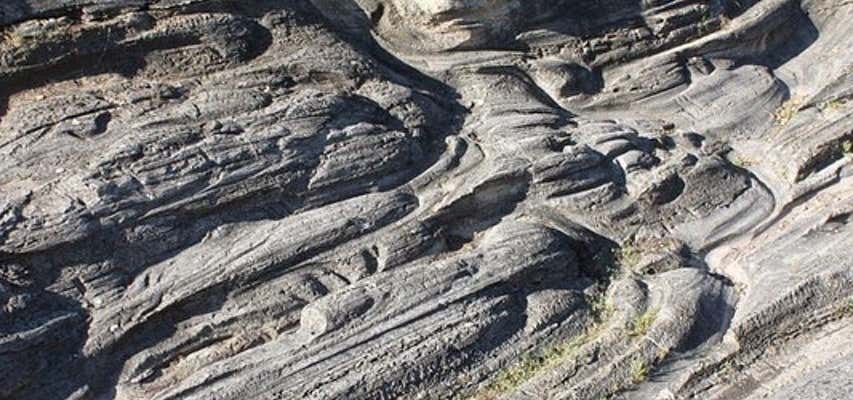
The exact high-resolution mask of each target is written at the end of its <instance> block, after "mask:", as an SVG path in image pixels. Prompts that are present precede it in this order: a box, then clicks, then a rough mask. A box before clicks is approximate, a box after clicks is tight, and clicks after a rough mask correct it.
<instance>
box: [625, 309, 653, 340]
mask: <svg viewBox="0 0 853 400" xmlns="http://www.w3.org/2000/svg"><path fill="white" fill-rule="evenodd" d="M657 314H658V312H657V310H648V311H646V312H645V313H643V315H640V316H639V317H637V319H635V320H634V321H633V322H631V324H630V325H629V326H628V336H631V337H638V336H645V334H646V333H648V332H649V329H650V328H651V327H652V324H653V323H654V322H655V318H656V317H657Z"/></svg>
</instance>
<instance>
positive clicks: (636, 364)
mask: <svg viewBox="0 0 853 400" xmlns="http://www.w3.org/2000/svg"><path fill="white" fill-rule="evenodd" d="M630 369H631V383H632V384H634V385H637V384H640V383H642V382H644V381H645V380H646V379H648V378H649V366H648V364H646V361H645V360H643V359H641V358H636V359H634V361H631V368H630Z"/></svg>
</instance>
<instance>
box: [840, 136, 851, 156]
mask: <svg viewBox="0 0 853 400" xmlns="http://www.w3.org/2000/svg"><path fill="white" fill-rule="evenodd" d="M841 153H842V154H844V155H848V156H849V155H851V154H853V139H847V140H845V141H843V142H841Z"/></svg>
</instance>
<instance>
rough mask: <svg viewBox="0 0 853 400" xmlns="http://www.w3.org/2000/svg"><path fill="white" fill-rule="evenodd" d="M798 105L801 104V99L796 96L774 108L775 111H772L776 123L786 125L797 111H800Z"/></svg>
mask: <svg viewBox="0 0 853 400" xmlns="http://www.w3.org/2000/svg"><path fill="white" fill-rule="evenodd" d="M800 105H802V101H801V100H800V99H798V98H792V99H789V100H788V101H786V102H784V103H782V105H780V106H779V108H777V109H776V112H775V113H773V117H774V118H775V119H776V123H777V124H779V125H781V126H785V125H787V124H788V122H791V120H792V119H794V117H796V116H797V113H798V112H799V111H800Z"/></svg>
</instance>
